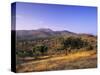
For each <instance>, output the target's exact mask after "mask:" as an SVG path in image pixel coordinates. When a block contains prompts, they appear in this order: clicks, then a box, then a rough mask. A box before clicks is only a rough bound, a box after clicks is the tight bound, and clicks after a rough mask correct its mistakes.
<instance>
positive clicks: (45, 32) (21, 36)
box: [16, 28, 77, 40]
mask: <svg viewBox="0 0 100 75" xmlns="http://www.w3.org/2000/svg"><path fill="white" fill-rule="evenodd" d="M70 35H71V36H76V35H77V34H76V33H73V32H70V31H67V30H63V31H53V30H51V29H45V28H41V29H37V30H16V37H17V40H33V39H37V38H48V37H57V36H70Z"/></svg>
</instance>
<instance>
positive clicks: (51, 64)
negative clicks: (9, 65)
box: [16, 50, 97, 72]
mask: <svg viewBox="0 0 100 75" xmlns="http://www.w3.org/2000/svg"><path fill="white" fill-rule="evenodd" d="M27 59H29V60H27V62H24V63H20V64H17V65H16V71H17V72H31V71H32V72H36V71H53V70H70V69H85V68H96V67H97V53H96V51H95V50H90V51H80V52H77V53H70V54H68V55H59V56H51V57H49V56H45V57H41V58H39V59H37V60H35V59H34V58H27ZM25 61H26V60H25Z"/></svg>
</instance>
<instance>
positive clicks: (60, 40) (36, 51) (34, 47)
mask: <svg viewBox="0 0 100 75" xmlns="http://www.w3.org/2000/svg"><path fill="white" fill-rule="evenodd" d="M96 43H97V42H96V37H95V36H69V37H63V36H61V37H53V38H49V39H48V38H47V39H38V40H33V41H32V40H31V41H27V40H26V41H20V42H17V46H16V47H17V52H16V54H17V56H18V57H27V56H28V57H35V58H38V56H46V55H58V54H68V53H71V52H73V51H74V50H76V51H80V50H83V49H84V50H96Z"/></svg>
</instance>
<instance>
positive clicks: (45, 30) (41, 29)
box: [38, 28, 53, 32]
mask: <svg viewBox="0 0 100 75" xmlns="http://www.w3.org/2000/svg"><path fill="white" fill-rule="evenodd" d="M38 31H44V32H52V31H53V30H51V29H49V28H40V29H38Z"/></svg>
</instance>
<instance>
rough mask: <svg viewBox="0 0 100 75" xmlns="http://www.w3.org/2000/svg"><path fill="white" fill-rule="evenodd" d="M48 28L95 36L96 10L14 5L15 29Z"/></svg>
mask: <svg viewBox="0 0 100 75" xmlns="http://www.w3.org/2000/svg"><path fill="white" fill-rule="evenodd" d="M40 28H49V29H52V30H54V31H62V30H68V31H71V32H76V33H89V34H97V8H96V7H89V6H72V5H58V4H56V5H54V4H39V3H22V2H21V3H20V2H18V3H16V29H17V30H35V29H40Z"/></svg>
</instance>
